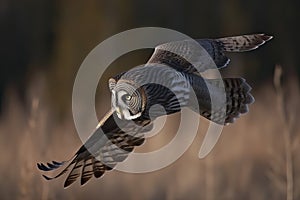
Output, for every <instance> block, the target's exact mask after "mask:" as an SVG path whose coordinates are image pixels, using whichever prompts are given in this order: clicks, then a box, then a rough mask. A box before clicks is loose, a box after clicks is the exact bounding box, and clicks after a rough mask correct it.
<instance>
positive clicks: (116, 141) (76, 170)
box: [37, 110, 152, 187]
mask: <svg viewBox="0 0 300 200" xmlns="http://www.w3.org/2000/svg"><path fill="white" fill-rule="evenodd" d="M151 129H152V124H151V123H150V120H135V121H134V122H133V121H126V120H120V119H119V118H118V117H117V116H116V114H115V112H114V111H112V110H111V111H110V112H109V113H107V114H106V115H105V116H104V118H103V119H102V120H101V121H100V123H99V125H98V126H97V128H96V130H95V132H94V133H93V134H92V135H91V137H90V138H89V139H88V140H87V141H86V143H85V144H84V145H83V146H82V147H81V148H80V149H79V150H78V151H77V153H76V154H75V155H74V156H73V158H72V159H71V160H70V161H63V162H56V161H52V163H47V164H46V165H45V164H43V163H38V164H37V166H38V168H39V169H40V170H42V171H52V170H55V169H57V168H60V167H62V166H65V165H66V164H68V165H67V166H66V167H65V168H64V169H63V170H62V171H61V172H60V173H59V174H57V175H56V176H54V177H48V176H45V175H43V176H44V178H45V179H47V180H51V179H55V178H58V177H60V176H61V175H63V174H65V173H66V172H67V171H69V170H71V171H70V173H69V175H68V176H67V179H66V181H65V183H64V187H68V186H69V185H71V184H72V183H73V182H74V181H76V180H77V178H78V177H80V176H81V185H83V184H85V183H86V182H87V181H88V180H90V179H91V178H92V176H94V177H96V178H99V177H101V176H103V174H104V172H105V171H109V170H112V169H113V168H114V167H115V165H116V164H117V163H118V162H122V161H124V160H125V159H126V158H127V156H128V154H129V153H130V152H132V151H133V149H134V147H135V146H139V145H141V144H143V142H144V140H145V139H144V132H147V131H150V130H151Z"/></svg>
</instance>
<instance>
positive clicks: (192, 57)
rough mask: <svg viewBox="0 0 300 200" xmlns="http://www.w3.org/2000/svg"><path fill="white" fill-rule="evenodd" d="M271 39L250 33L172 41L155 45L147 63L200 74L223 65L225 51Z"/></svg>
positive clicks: (225, 61) (247, 47) (248, 46)
mask: <svg viewBox="0 0 300 200" xmlns="http://www.w3.org/2000/svg"><path fill="white" fill-rule="evenodd" d="M270 39H272V36H268V35H265V34H252V35H242V36H234V37H225V38H219V39H198V40H195V41H194V40H183V41H175V42H170V43H165V44H161V45H159V46H157V47H156V48H155V51H154V53H153V54H152V56H151V58H150V59H149V61H148V63H161V64H166V65H168V66H170V67H173V68H175V69H176V70H179V71H183V72H186V73H198V72H200V73H201V72H204V71H206V70H208V69H215V67H217V68H223V67H226V66H227V65H228V63H229V62H230V59H229V58H228V57H227V56H226V55H225V52H244V51H251V50H254V49H256V48H258V47H259V46H261V45H263V44H264V43H265V42H266V41H269V40H270ZM199 45H200V46H199Z"/></svg>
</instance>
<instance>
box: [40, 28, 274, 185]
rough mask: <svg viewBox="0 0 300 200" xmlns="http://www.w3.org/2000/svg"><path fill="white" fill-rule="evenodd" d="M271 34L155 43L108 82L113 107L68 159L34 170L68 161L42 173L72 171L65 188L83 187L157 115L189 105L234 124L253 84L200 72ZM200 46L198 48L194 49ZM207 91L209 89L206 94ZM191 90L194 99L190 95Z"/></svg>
mask: <svg viewBox="0 0 300 200" xmlns="http://www.w3.org/2000/svg"><path fill="white" fill-rule="evenodd" d="M271 38H272V37H271V36H267V35H265V34H253V35H243V36H236V37H226V38H220V39H199V40H196V42H197V44H195V43H194V42H191V41H175V42H170V43H166V44H162V45H159V46H157V47H156V48H155V51H154V53H153V55H152V56H151V58H150V59H149V61H148V63H147V64H146V65H145V66H143V67H137V68H134V69H132V70H130V71H128V72H124V73H121V74H118V75H116V76H115V77H113V78H111V79H110V80H109V88H110V90H111V92H112V100H111V101H112V102H111V103H112V108H111V110H110V111H109V112H108V113H107V114H106V115H105V116H104V118H103V119H102V120H101V121H100V123H99V125H98V126H97V128H96V130H95V131H94V133H93V134H92V135H91V136H90V138H89V139H88V140H87V141H86V143H85V144H84V145H83V146H82V147H81V148H80V149H79V150H78V151H77V152H76V154H75V155H74V156H73V157H72V159H71V160H69V161H63V162H56V161H53V162H52V163H47V164H46V165H45V164H42V163H39V164H38V168H39V169H40V170H42V171H51V170H54V169H57V168H59V167H61V166H63V165H66V164H67V166H66V167H65V169H64V170H62V171H61V172H60V173H59V174H58V175H56V176H55V177H48V176H45V175H43V176H44V177H45V178H46V179H47V180H50V179H53V178H57V177H60V176H61V175H62V174H64V173H66V172H67V171H70V173H69V175H68V176H67V179H66V181H65V184H64V187H67V186H69V185H70V184H72V183H73V182H74V181H75V180H77V179H78V178H79V177H80V180H81V185H83V184H85V183H86V182H87V181H88V180H89V179H90V178H92V177H93V176H94V177H96V178H99V177H101V176H103V174H104V173H105V171H109V170H111V169H113V168H114V167H115V165H116V164H117V163H118V162H122V161H123V160H124V159H126V157H127V156H128V154H129V153H130V152H132V151H133V149H134V147H135V146H139V145H141V144H143V142H144V133H145V132H147V131H149V130H151V129H152V122H153V120H154V119H156V118H157V117H160V116H162V115H166V114H167V115H168V114H172V113H176V112H178V111H180V110H181V108H182V107H188V108H190V109H192V110H194V111H195V112H198V113H199V114H200V115H201V116H203V117H205V118H207V119H209V120H211V121H213V122H215V123H218V124H221V125H223V124H228V123H232V122H234V120H235V119H236V118H238V117H239V116H240V114H244V113H246V112H248V104H251V103H252V102H253V101H254V98H253V97H252V95H251V94H250V90H251V87H250V86H249V85H248V84H247V83H246V81H245V80H244V79H243V78H224V79H222V80H221V79H204V78H203V77H202V76H201V75H200V73H201V72H204V71H206V70H208V69H215V68H218V69H219V68H223V67H225V66H226V65H228V63H229V58H227V56H226V55H225V53H226V52H243V51H250V50H253V49H256V48H257V47H259V46H260V45H262V44H264V43H265V42H266V41H268V40H270V39H271ZM199 44H200V46H201V47H202V49H201V48H200V50H199V48H195V45H196V46H197V45H199ZM203 50H204V51H203ZM189 61H191V62H189ZM192 63H193V64H192ZM161 64H163V65H164V66H163V65H161ZM195 65H196V66H195ZM159 83H162V84H159ZM209 90H210V91H213V93H212V94H210V93H209ZM192 91H194V92H195V95H196V98H195V99H194V98H191V93H192ZM224 91H225V107H224V106H223V107H222V106H220V107H218V105H217V107H216V109H214V110H213V111H212V109H211V96H210V95H213V98H215V99H220V98H219V95H222V92H223V93H224ZM155 104H160V105H162V106H163V107H164V109H165V111H161V110H160V109H157V110H155V108H154V107H152V106H153V105H155ZM150 108H151V109H150ZM152 108H154V109H152ZM218 108H220V110H218ZM224 108H225V110H224ZM222 109H223V110H222ZM150 110H151V113H150ZM220 113H225V114H223V115H222V114H220Z"/></svg>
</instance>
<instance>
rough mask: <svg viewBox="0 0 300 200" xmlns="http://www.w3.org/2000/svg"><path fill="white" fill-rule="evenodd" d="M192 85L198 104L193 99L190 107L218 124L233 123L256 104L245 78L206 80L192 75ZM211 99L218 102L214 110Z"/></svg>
mask: <svg viewBox="0 0 300 200" xmlns="http://www.w3.org/2000/svg"><path fill="white" fill-rule="evenodd" d="M190 83H191V84H192V87H193V90H194V92H195V93H196V96H197V102H195V101H194V100H193V98H192V99H191V102H190V103H189V105H188V107H189V108H191V109H192V110H194V111H195V112H199V114H200V115H202V116H203V117H205V118H207V119H209V120H211V121H213V122H215V123H217V124H221V125H224V124H228V123H233V122H234V121H235V119H236V118H238V117H240V115H242V114H245V113H247V112H248V110H249V109H248V105H249V104H251V103H253V102H254V98H253V96H252V95H251V94H250V91H251V87H250V86H249V85H248V84H247V83H246V81H245V79H243V78H224V79H206V80H204V79H203V78H201V77H200V76H197V75H190ZM204 84H205V85H204ZM224 91H225V94H224ZM211 95H213V96H211ZM224 95H225V96H226V99H224V98H225V97H224ZM211 97H213V98H214V99H215V101H216V102H215V104H216V105H214V107H213V110H212V102H211ZM222 99H224V100H222Z"/></svg>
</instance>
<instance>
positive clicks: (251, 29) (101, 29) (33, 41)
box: [0, 0, 300, 114]
mask: <svg viewBox="0 0 300 200" xmlns="http://www.w3.org/2000/svg"><path fill="white" fill-rule="evenodd" d="M299 6H300V3H299V1H293V0H287V1H279V0H275V1H274V0H273V1H271V0H265V1H260V0H252V1H241V0H227V1H224V0H210V1H195V0H185V1H183V0H164V1H158V0H152V1H141V0H126V1H124V0H110V1H107V0H86V1H67V0H60V1H59V0H31V1H29V0H25V1H24V0H1V3H0V20H1V21H0V22H1V32H0V34H1V35H0V38H1V73H0V96H1V97H0V101H1V102H2V101H3V100H4V99H5V96H6V95H7V94H8V93H9V92H8V91H9V90H14V91H15V90H17V91H18V92H17V95H18V98H20V99H22V101H25V97H24V95H25V93H26V88H27V87H28V84H29V82H30V81H31V80H32V79H33V77H38V76H45V80H46V82H47V84H46V85H47V88H46V91H47V92H46V95H47V96H46V97H47V99H48V101H49V102H50V103H51V104H54V105H52V106H53V108H54V110H55V111H56V112H57V113H58V114H64V113H65V112H66V111H67V112H69V111H70V108H71V106H70V102H71V93H72V86H73V82H74V78H75V75H76V71H77V70H78V68H79V67H80V64H81V63H82V61H83V59H84V58H85V57H86V56H87V54H88V53H89V52H90V51H91V50H92V49H93V48H94V47H95V46H96V45H97V44H99V43H100V42H101V41H103V40H105V39H106V38H108V37H110V36H112V35H114V34H116V33H118V32H120V31H124V30H127V29H131V28H136V27H144V26H156V27H165V28H170V29H174V30H177V31H180V32H182V33H185V34H187V35H189V36H191V37H193V38H207V37H212V38H214V37H223V36H230V35H238V34H245V33H262V32H263V33H267V34H271V35H273V36H274V39H273V40H272V42H271V43H268V45H266V46H264V47H262V48H261V49H260V50H259V52H255V53H254V52H252V53H245V54H243V55H238V56H237V55H231V57H232V58H233V59H232V63H231V67H230V68H227V69H224V70H223V71H224V73H225V74H230V75H236V76H241V75H243V76H245V77H246V78H248V81H249V82H250V84H252V85H257V86H259V85H261V84H264V83H265V81H269V80H270V79H271V76H272V74H273V69H274V64H276V63H280V64H281V65H283V66H284V67H285V69H287V70H285V71H286V72H289V73H295V72H296V71H297V73H299V72H300V67H297V66H299V65H300V63H299V59H298V58H297V56H298V46H300V41H299V38H298V35H300V28H299V26H298V24H297V22H298V21H299V19H300V12H298V10H297V9H298V8H299ZM147 56H149V55H148V54H147V55H146V57H145V56H144V55H143V56H142V57H141V56H139V58H138V59H139V61H138V62H143V61H146V60H147ZM136 57H138V56H136ZM134 63H135V62H133V61H132V59H127V60H124V61H123V63H122V66H118V67H117V68H114V70H113V73H116V72H119V71H122V67H124V66H127V67H129V66H130V65H133V64H134ZM140 64H141V63H140ZM105 81H106V80H104V82H105ZM104 89H105V90H106V88H104ZM100 92H101V91H100ZM254 92H255V91H254Z"/></svg>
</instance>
